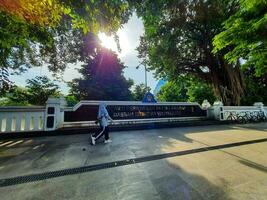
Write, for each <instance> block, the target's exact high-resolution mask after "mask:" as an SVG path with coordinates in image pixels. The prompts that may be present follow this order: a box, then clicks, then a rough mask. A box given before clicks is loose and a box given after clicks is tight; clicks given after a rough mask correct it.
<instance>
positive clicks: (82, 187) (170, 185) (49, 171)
mask: <svg viewBox="0 0 267 200" xmlns="http://www.w3.org/2000/svg"><path fill="white" fill-rule="evenodd" d="M111 136H112V139H113V142H112V143H111V144H106V145H105V144H103V143H99V144H98V145H96V146H91V145H88V144H89V142H88V138H89V136H88V135H85V134H83V135H69V136H51V137H41V138H28V139H17V140H5V141H0V194H1V195H0V196H1V199H118V200H119V199H120V200H121V199H253V198H254V199H266V198H267V191H266V188H267V159H266V157H267V124H266V123H261V124H248V125H220V126H201V127H184V128H170V129H153V130H143V131H127V132H113V133H111Z"/></svg>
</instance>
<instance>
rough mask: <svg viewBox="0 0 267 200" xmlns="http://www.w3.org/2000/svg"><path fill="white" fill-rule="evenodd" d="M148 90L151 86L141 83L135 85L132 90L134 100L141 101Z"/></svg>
mask: <svg viewBox="0 0 267 200" xmlns="http://www.w3.org/2000/svg"><path fill="white" fill-rule="evenodd" d="M150 90H151V88H150V87H146V86H145V84H143V83H141V84H139V85H135V86H134V88H133V91H132V95H133V99H134V101H142V100H143V97H144V95H145V93H146V92H147V91H150Z"/></svg>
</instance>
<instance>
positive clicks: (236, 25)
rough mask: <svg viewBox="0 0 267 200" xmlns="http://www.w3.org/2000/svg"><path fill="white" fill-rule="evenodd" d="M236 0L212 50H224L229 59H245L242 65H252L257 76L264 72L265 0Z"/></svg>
mask: <svg viewBox="0 0 267 200" xmlns="http://www.w3.org/2000/svg"><path fill="white" fill-rule="evenodd" d="M239 2H240V8H239V10H238V11H237V12H236V13H235V14H234V15H232V16H231V17H229V19H227V20H226V21H225V22H224V23H223V25H224V31H222V32H221V33H219V34H218V35H216V36H215V38H214V41H213V44H214V46H215V48H214V49H213V52H214V53H217V52H220V51H222V52H224V53H225V56H224V57H225V58H226V59H227V61H228V62H229V63H236V62H237V60H238V59H240V58H243V59H245V60H246V63H245V64H244V65H243V67H244V68H248V67H250V66H253V67H254V68H255V74H256V75H257V76H260V75H262V74H265V73H267V37H266V35H267V27H266V26H267V1H266V0H239Z"/></svg>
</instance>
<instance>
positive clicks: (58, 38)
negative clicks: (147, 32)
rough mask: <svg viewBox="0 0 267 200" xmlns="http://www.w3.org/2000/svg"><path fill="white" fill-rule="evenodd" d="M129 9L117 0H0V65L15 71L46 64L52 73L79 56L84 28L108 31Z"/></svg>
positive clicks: (86, 29)
mask: <svg viewBox="0 0 267 200" xmlns="http://www.w3.org/2000/svg"><path fill="white" fill-rule="evenodd" d="M130 14H131V11H130V8H129V5H128V3H127V1H123V0H93V1H91V0H86V1H84V0H75V1H72V0H44V1H39V0H17V1H9V0H1V1H0V68H5V69H7V70H8V71H9V73H10V72H11V73H14V72H15V73H19V72H22V71H25V70H27V69H28V68H31V67H34V66H42V65H48V68H49V70H50V71H52V72H54V73H58V72H62V71H64V70H65V68H66V65H67V64H68V63H75V62H77V61H83V58H84V57H83V56H82V55H81V54H83V47H84V45H83V40H84V36H85V35H86V34H87V33H95V34H96V33H98V32H99V31H102V32H105V33H107V34H111V33H114V34H115V32H116V31H117V30H118V29H119V28H120V27H121V25H122V24H124V23H125V22H126V21H127V20H128V18H129V16H130Z"/></svg>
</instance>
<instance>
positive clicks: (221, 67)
mask: <svg viewBox="0 0 267 200" xmlns="http://www.w3.org/2000/svg"><path fill="white" fill-rule="evenodd" d="M217 63H218V64H217V66H215V65H213V67H212V68H211V83H212V85H213V88H214V91H215V94H216V95H217V96H218V97H219V98H220V99H221V101H222V102H223V104H224V105H228V106H230V105H236V106H238V105H240V99H241V96H242V94H243V93H244V88H245V83H244V78H243V74H242V72H241V70H240V64H239V63H238V64H237V65H236V66H233V65H229V64H227V63H226V62H224V61H223V60H221V61H219V62H217Z"/></svg>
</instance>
